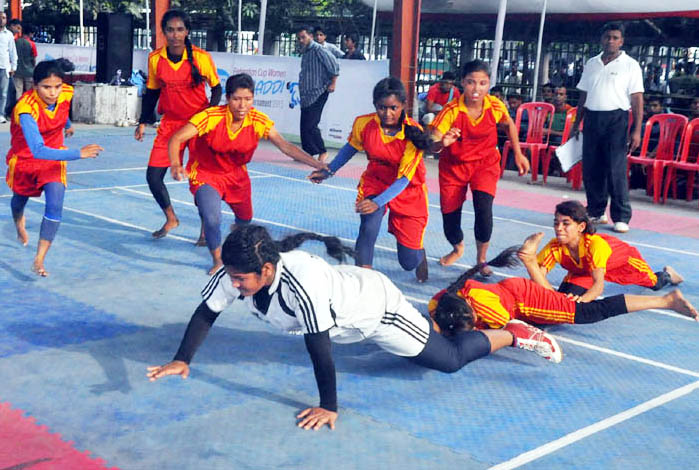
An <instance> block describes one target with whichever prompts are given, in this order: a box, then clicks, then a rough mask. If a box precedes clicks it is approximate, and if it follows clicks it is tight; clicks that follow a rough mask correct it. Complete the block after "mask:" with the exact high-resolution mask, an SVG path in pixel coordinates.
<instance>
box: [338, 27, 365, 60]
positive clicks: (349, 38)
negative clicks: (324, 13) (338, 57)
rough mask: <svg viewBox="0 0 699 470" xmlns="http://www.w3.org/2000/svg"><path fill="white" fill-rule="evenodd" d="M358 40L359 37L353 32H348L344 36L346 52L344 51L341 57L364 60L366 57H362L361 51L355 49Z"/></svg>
mask: <svg viewBox="0 0 699 470" xmlns="http://www.w3.org/2000/svg"><path fill="white" fill-rule="evenodd" d="M358 42H359V38H358V37H357V35H356V34H354V33H350V34H348V35H346V36H345V50H346V51H347V52H346V53H345V56H344V57H343V59H349V60H366V57H364V54H362V51H360V50H359V49H357V43H358Z"/></svg>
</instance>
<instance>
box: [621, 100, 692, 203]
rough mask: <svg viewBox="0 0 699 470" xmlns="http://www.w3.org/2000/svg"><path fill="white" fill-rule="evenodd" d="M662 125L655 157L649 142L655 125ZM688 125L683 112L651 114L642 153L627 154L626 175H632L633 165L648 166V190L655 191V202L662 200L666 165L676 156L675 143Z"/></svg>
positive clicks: (649, 191)
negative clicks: (637, 154) (651, 152)
mask: <svg viewBox="0 0 699 470" xmlns="http://www.w3.org/2000/svg"><path fill="white" fill-rule="evenodd" d="M654 124H655V125H658V126H660V135H659V137H658V145H657V146H656V147H655V157H650V156H648V143H649V141H650V134H651V129H652V128H653V125H654ZM685 127H687V118H686V117H685V116H682V115H681V114H673V113H667V114H656V115H654V116H651V117H650V119H648V121H647V122H646V127H645V129H644V131H643V143H642V144H641V154H640V155H639V156H637V157H635V156H633V155H631V154H629V155H627V156H626V176H627V178H629V177H630V174H631V165H632V164H634V163H637V164H639V165H642V166H645V167H647V168H648V176H647V180H646V192H647V193H648V194H650V193H651V191H652V192H653V202H654V203H656V204H657V203H658V202H660V193H661V191H662V183H663V172H664V171H665V167H666V166H667V165H668V164H669V163H670V162H671V161H672V160H673V159H674V157H675V144H676V142H677V139H678V138H679V139H682V135H683V134H684V129H685Z"/></svg>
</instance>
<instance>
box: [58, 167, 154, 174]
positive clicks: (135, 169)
mask: <svg viewBox="0 0 699 470" xmlns="http://www.w3.org/2000/svg"><path fill="white" fill-rule="evenodd" d="M147 169H148V168H147V167H145V166H143V167H141V166H139V167H136V168H110V169H106V170H84V171H69V172H68V173H67V174H68V175H85V174H88V173H110V172H112V171H143V170H147Z"/></svg>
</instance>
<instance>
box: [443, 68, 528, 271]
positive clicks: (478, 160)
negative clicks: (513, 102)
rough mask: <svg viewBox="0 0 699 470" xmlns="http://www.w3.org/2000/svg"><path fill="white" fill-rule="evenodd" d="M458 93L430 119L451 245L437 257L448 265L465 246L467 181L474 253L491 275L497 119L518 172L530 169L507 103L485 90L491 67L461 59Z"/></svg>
mask: <svg viewBox="0 0 699 470" xmlns="http://www.w3.org/2000/svg"><path fill="white" fill-rule="evenodd" d="M461 77H462V78H461V85H462V86H463V88H464V93H463V95H461V98H460V99H458V100H454V101H452V102H451V103H449V104H447V105H446V106H445V107H444V109H443V110H442V111H441V112H440V113H439V115H438V116H437V117H436V118H435V120H434V121H432V124H431V125H430V127H431V129H432V139H433V140H434V142H435V143H434V146H433V147H432V151H435V152H437V151H440V150H441V154H440V158H439V197H440V205H441V210H442V223H443V227H444V235H445V236H446V238H447V240H448V241H449V243H451V245H452V247H453V249H452V251H451V252H450V253H448V254H447V255H445V256H443V257H442V258H441V259H440V261H439V263H440V264H442V265H443V266H448V265H450V264H452V263H454V262H455V261H456V260H457V259H459V258H460V257H461V255H462V254H463V252H464V241H463V240H464V233H463V231H462V230H461V208H462V206H463V204H464V201H465V200H466V191H467V190H468V187H469V186H470V187H471V195H472V196H473V210H474V212H475V219H476V220H475V222H474V226H473V229H474V232H475V236H476V258H477V262H478V264H479V265H480V266H481V270H480V274H481V275H483V276H490V275H491V274H492V271H491V270H490V268H489V267H488V266H487V265H486V264H485V258H486V254H487V251H488V244H489V242H490V236H491V234H492V232H493V199H494V198H495V188H496V185H497V182H498V179H499V178H500V152H498V149H497V144H498V134H497V125H498V124H500V125H502V126H503V127H504V130H505V132H506V133H507V136H508V138H509V139H510V141H511V142H512V149H513V150H514V155H515V163H516V164H517V168H518V169H519V174H520V175H524V174H526V173H527V172H528V171H529V161H528V160H527V159H526V158H525V157H524V155H522V150H521V149H520V146H519V138H518V136H517V128H516V127H515V124H514V122H512V119H511V118H510V115H509V114H508V112H507V108H506V107H505V104H504V103H503V102H502V101H500V100H499V99H497V98H495V97H494V96H492V95H489V94H488V89H489V88H490V69H489V67H488V65H487V64H486V63H485V62H483V61H480V60H474V61H471V62H467V63H466V64H464V66H463V69H462V71H461Z"/></svg>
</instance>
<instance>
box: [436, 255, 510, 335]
mask: <svg viewBox="0 0 699 470" xmlns="http://www.w3.org/2000/svg"><path fill="white" fill-rule="evenodd" d="M519 249H520V247H519V246H511V247H509V248H506V249H505V250H503V251H502V252H501V253H500V254H499V255H497V256H496V257H495V258H493V259H492V260H490V261H488V262H487V263H478V264H477V265H475V266H474V267H472V268H471V269H469V270H468V271H466V272H465V273H463V274H462V275H461V276H459V278H458V279H457V280H456V281H454V282H452V283H451V284H450V285H449V287H447V291H446V292H445V293H444V294H443V295H442V296H441V297H440V298H439V300H438V301H437V308H436V309H435V312H434V321H435V322H436V323H437V325H439V328H440V330H442V331H443V332H444V333H445V334H454V333H456V332H459V331H462V330H471V329H473V325H474V318H473V309H472V308H471V306H470V305H469V304H468V302H466V300H465V299H464V298H463V297H461V296H459V295H458V291H459V289H461V288H462V287H463V285H464V283H465V282H466V281H467V280H469V279H471V278H472V277H473V276H474V275H475V274H476V273H477V272H478V271H480V270H481V268H482V267H483V266H485V265H486V264H487V265H489V266H493V267H496V268H504V267H514V266H516V265H517V264H519V258H518V257H517V252H518V251H519Z"/></svg>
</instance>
